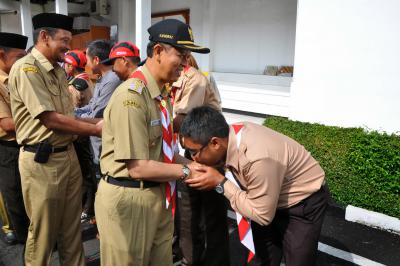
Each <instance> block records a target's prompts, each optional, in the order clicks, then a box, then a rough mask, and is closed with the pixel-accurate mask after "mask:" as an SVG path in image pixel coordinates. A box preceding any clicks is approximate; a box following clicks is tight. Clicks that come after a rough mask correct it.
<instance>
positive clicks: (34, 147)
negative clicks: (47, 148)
mask: <svg viewBox="0 0 400 266" xmlns="http://www.w3.org/2000/svg"><path fill="white" fill-rule="evenodd" d="M38 146H39V144H34V145H24V151H29V152H36V150H37V148H38ZM67 150H68V146H63V147H53V149H52V150H51V153H58V152H63V151H67Z"/></svg>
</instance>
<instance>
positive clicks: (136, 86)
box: [128, 79, 145, 94]
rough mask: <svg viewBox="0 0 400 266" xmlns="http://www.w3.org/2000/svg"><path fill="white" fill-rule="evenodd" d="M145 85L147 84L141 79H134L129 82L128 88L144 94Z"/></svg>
mask: <svg viewBox="0 0 400 266" xmlns="http://www.w3.org/2000/svg"><path fill="white" fill-rule="evenodd" d="M144 87H145V85H144V83H143V82H142V81H141V80H140V79H133V80H132V82H131V83H130V84H129V87H128V90H130V91H135V92H137V93H139V94H142V91H143V88H144Z"/></svg>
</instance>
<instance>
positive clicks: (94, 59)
mask: <svg viewBox="0 0 400 266" xmlns="http://www.w3.org/2000/svg"><path fill="white" fill-rule="evenodd" d="M93 62H94V63H95V64H96V65H98V64H99V63H100V58H99V57H98V56H94V57H93Z"/></svg>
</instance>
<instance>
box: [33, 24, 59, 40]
mask: <svg viewBox="0 0 400 266" xmlns="http://www.w3.org/2000/svg"><path fill="white" fill-rule="evenodd" d="M42 30H44V31H46V32H47V34H49V35H50V37H51V38H54V35H56V33H57V31H58V29H56V28H50V27H44V28H38V29H36V30H34V31H33V43H34V44H37V42H38V40H39V33H40V32H41V31H42Z"/></svg>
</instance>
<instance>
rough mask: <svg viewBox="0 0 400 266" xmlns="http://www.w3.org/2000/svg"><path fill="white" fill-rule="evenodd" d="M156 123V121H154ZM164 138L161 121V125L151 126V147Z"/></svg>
mask: <svg viewBox="0 0 400 266" xmlns="http://www.w3.org/2000/svg"><path fill="white" fill-rule="evenodd" d="M152 121H155V120H152ZM161 137H162V127H161V120H160V124H159V125H150V127H149V141H150V142H149V147H150V148H152V147H154V146H156V145H157V143H158V142H159V141H160V138H161Z"/></svg>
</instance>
